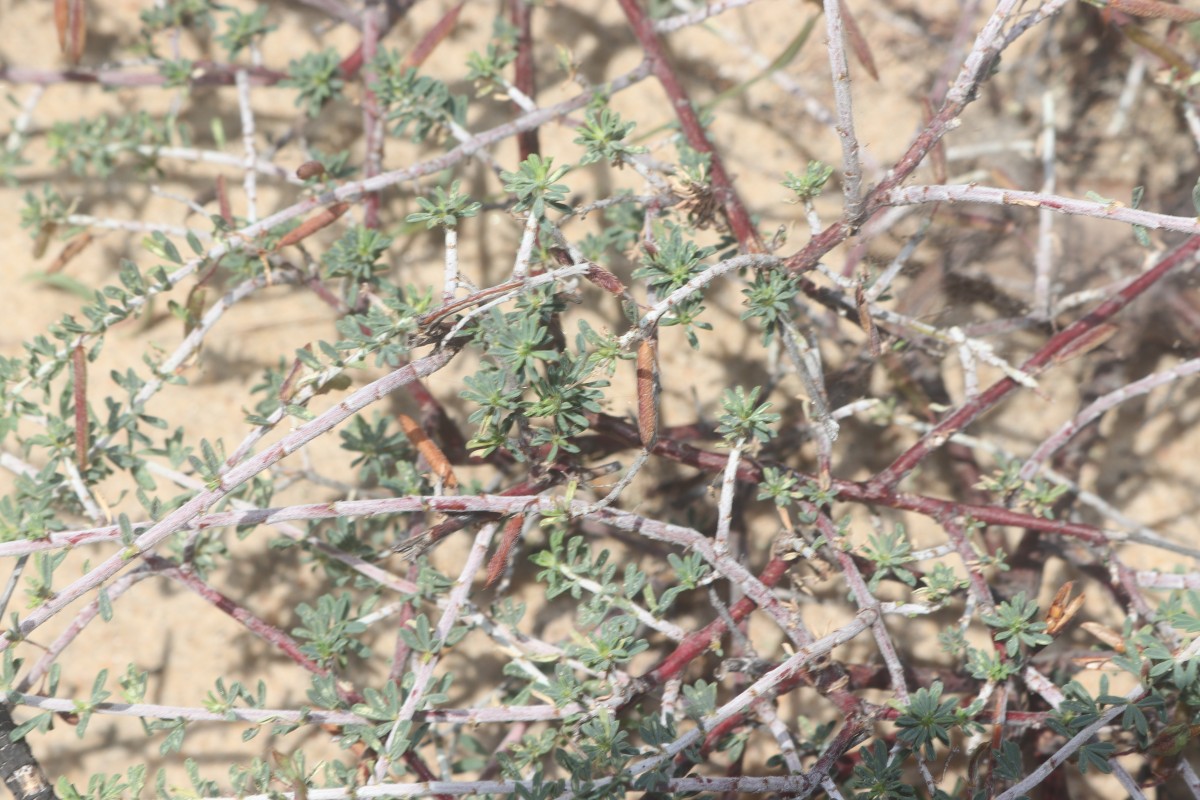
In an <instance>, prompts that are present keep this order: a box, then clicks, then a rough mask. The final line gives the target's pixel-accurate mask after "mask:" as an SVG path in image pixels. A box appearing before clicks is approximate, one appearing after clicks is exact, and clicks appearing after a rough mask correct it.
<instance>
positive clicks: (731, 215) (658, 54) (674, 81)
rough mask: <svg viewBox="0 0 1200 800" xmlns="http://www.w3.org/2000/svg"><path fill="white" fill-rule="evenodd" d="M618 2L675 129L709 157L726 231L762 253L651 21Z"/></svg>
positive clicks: (632, 4) (628, 1)
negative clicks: (676, 125) (669, 108)
mask: <svg viewBox="0 0 1200 800" xmlns="http://www.w3.org/2000/svg"><path fill="white" fill-rule="evenodd" d="M619 2H620V4H621V10H622V11H624V12H625V16H626V17H628V18H629V24H630V26H631V27H632V28H633V35H634V36H636V37H637V40H638V42H639V43H640V44H641V46H642V51H643V52H644V53H645V54H646V59H647V60H648V61H649V63H650V70H651V71H652V72H653V73H654V77H656V78H658V82H659V83H660V84H662V87H663V91H665V92H666V93H667V97H668V98H670V100H671V106H672V107H673V108H674V109H675V116H677V117H678V118H679V126H680V128H681V129H682V130H683V135H684V136H685V137H686V138H687V141H688V144H689V145H691V147H692V149H693V150H696V151H698V152H701V153H707V154H708V155H709V156H710V158H711V161H710V164H709V167H710V171H711V174H712V185H713V190H714V192H715V193H716V195H717V198H718V200H720V202H721V205H722V207H723V208H724V209H725V216H726V218H727V219H728V220H729V228H730V230H731V231H733V235H734V236H735V237H736V238H737V240H738V244H739V245H741V248H742V250H743V251H745V252H747V253H764V252H766V247H765V246H764V244H763V241H762V237H760V236H759V234H758V229H757V228H755V227H754V223H753V221H751V219H750V212H748V211H747V210H746V206H745V204H744V203H743V202H742V198H741V197H740V196H739V195H738V193H737V190H736V189H735V188H734V186H733V181H732V180H730V178H729V173H728V172H726V171H725V165H724V163H723V162H722V161H721V156H720V154H719V153H718V152H717V151H716V149H715V148H714V147H713V146H712V142H710V141H709V140H708V135H707V134H706V133H705V131H704V126H703V125H702V124H701V123H700V117H699V116H698V115H697V114H696V109H695V108H694V107H693V106H692V101H691V100H690V99H688V95H687V91H686V90H685V89H684V88H683V84H682V83H681V82H680V80H679V76H678V75H677V74H676V73H675V69H674V68H673V67H672V66H671V62H670V61H669V60H668V59H667V53H666V50H665V49H664V48H663V44H662V40H661V39H660V38H659V37H658V33H657V32H656V31H655V30H654V21H653V20H652V19H650V17H649V15H647V14H646V11H645V9H643V8H642V7H641V5H639V3H638V0H619Z"/></svg>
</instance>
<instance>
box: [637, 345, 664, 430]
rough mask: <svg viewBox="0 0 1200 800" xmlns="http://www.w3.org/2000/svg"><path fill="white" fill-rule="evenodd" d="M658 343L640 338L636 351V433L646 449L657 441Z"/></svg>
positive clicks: (659, 386)
mask: <svg viewBox="0 0 1200 800" xmlns="http://www.w3.org/2000/svg"><path fill="white" fill-rule="evenodd" d="M661 388H662V387H661V385H660V384H659V380H658V345H657V343H656V342H655V341H654V340H653V339H642V341H641V342H639V343H638V351H637V403H638V435H639V436H640V437H641V439H642V447H644V448H646V449H647V450H649V449H651V448H652V447H654V443H655V442H656V441H658V395H659V392H660V391H661Z"/></svg>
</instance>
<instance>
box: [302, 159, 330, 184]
mask: <svg viewBox="0 0 1200 800" xmlns="http://www.w3.org/2000/svg"><path fill="white" fill-rule="evenodd" d="M324 174H325V165H324V164H322V163H321V162H320V161H305V162H304V163H303V164H301V165H300V166H298V167H296V177H297V178H299V179H300V180H302V181H306V180H308V179H309V178H320V177H322V176H323V175H324Z"/></svg>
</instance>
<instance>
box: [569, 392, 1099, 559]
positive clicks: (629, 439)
mask: <svg viewBox="0 0 1200 800" xmlns="http://www.w3.org/2000/svg"><path fill="white" fill-rule="evenodd" d="M591 430H592V431H593V432H595V433H597V434H601V435H605V436H611V437H614V438H617V439H619V440H620V441H622V442H623V443H624V444H625V445H626V446H627V447H630V448H640V447H641V437H640V435H639V433H638V430H637V428H636V427H635V426H633V425H631V424H629V423H628V422H625V421H624V420H622V419H619V418H617V417H611V416H608V415H605V414H598V415H596V416H595V417H594V420H593V425H592V428H591ZM652 452H653V453H654V454H655V455H659V456H663V457H665V458H669V459H671V460H672V461H677V462H679V463H681V464H687V465H689V466H692V467H695V468H696V469H700V470H703V471H705V472H714V473H715V472H720V471H721V470H723V469H724V468H725V464H726V461H727V460H728V456H726V455H724V454H721V453H712V452H709V451H707V450H701V449H700V448H698V447H693V446H692V445H688V444H683V443H681V442H677V441H673V440H672V439H671V438H670V437H669V436H668V435H667V432H666V431H664V432H663V433H661V434H660V435H659V437H658V441H657V442H656V443H655V445H654V448H653V450H652ZM793 472H794V473H795V474H796V475H798V476H800V477H801V478H802V479H803V480H805V481H808V482H812V483H816V481H817V477H816V476H815V475H810V474H808V473H805V472H800V471H798V470H793ZM737 476H738V480H741V481H747V482H750V483H759V482H761V481H762V468H761V467H760V466H759V465H758V464H757V463H755V462H753V461H751V460H749V459H746V458H743V459H742V461H741V463H740V464H739V465H738V468H737ZM831 488H832V489H833V492H834V493H835V495H836V497H837V498H838V499H839V500H844V501H850V502H859V503H871V504H873V505H878V506H884V507H887V508H895V509H900V510H904V511H916V512H917V513H919V514H923V515H925V516H928V517H933V518H945V517H951V518H952V517H964V518H965V517H970V518H972V519H976V520H979V521H980V522H986V523H987V524H989V525H1004V526H1011V527H1016V528H1027V529H1029V530H1035V531H1039V532H1041V533H1047V534H1058V535H1062V536H1070V537H1072V538H1075V539H1079V540H1081V541H1085V542H1088V543H1089V544H1093V545H1106V544H1110V543H1111V540H1110V538H1109V536H1108V535H1107V534H1106V533H1105V532H1104V531H1103V530H1101V529H1100V528H1097V527H1095V526H1093V525H1084V524H1081V523H1073V522H1066V521H1064V520H1054V519H1045V518H1044V517H1039V516H1036V515H1033V514H1023V513H1021V512H1019V511H1013V510H1011V509H1008V508H1004V507H1003V506H988V505H979V504H974V503H956V502H954V501H951V500H942V499H939V498H936V497H926V496H924V495H916V494H903V493H900V492H896V491H895V490H894V489H888V488H881V487H878V486H874V485H872V484H870V483H867V482H862V483H860V482H857V481H846V480H836V479H835V480H834V481H833V485H832V487H831Z"/></svg>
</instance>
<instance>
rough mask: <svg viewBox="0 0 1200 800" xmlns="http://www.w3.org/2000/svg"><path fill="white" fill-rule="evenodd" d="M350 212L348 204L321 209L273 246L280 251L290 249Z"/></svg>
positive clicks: (338, 204) (335, 204) (337, 204)
mask: <svg viewBox="0 0 1200 800" xmlns="http://www.w3.org/2000/svg"><path fill="white" fill-rule="evenodd" d="M349 210H350V204H349V203H334V204H333V205H331V206H330V207H329V208H323V209H321V210H320V211H319V212H317V213H316V214H313V215H312V216H311V217H309V218H308V219H306V220H304V222H302V223H300V225H299V226H297V227H296V228H295V229H293V230H291V231H289V232H288V233H286V234H285V235H284V236H283V237H282V238H281V239H280V240H279V244H277V245H275V249H276V250H282V249H283V248H285V247H290V246H291V245H294V244H296V243H297V242H302V241H304V240H305V239H307V238H308V237H309V236H312V235H313V234H314V233H316V232H317V231H319V230H321V229H322V228H325V227H328V226H329V225H332V224H333V223H335V222H337V220H338V218H339V217H340V216H342V214H345V213H346V212H347V211H349Z"/></svg>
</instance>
